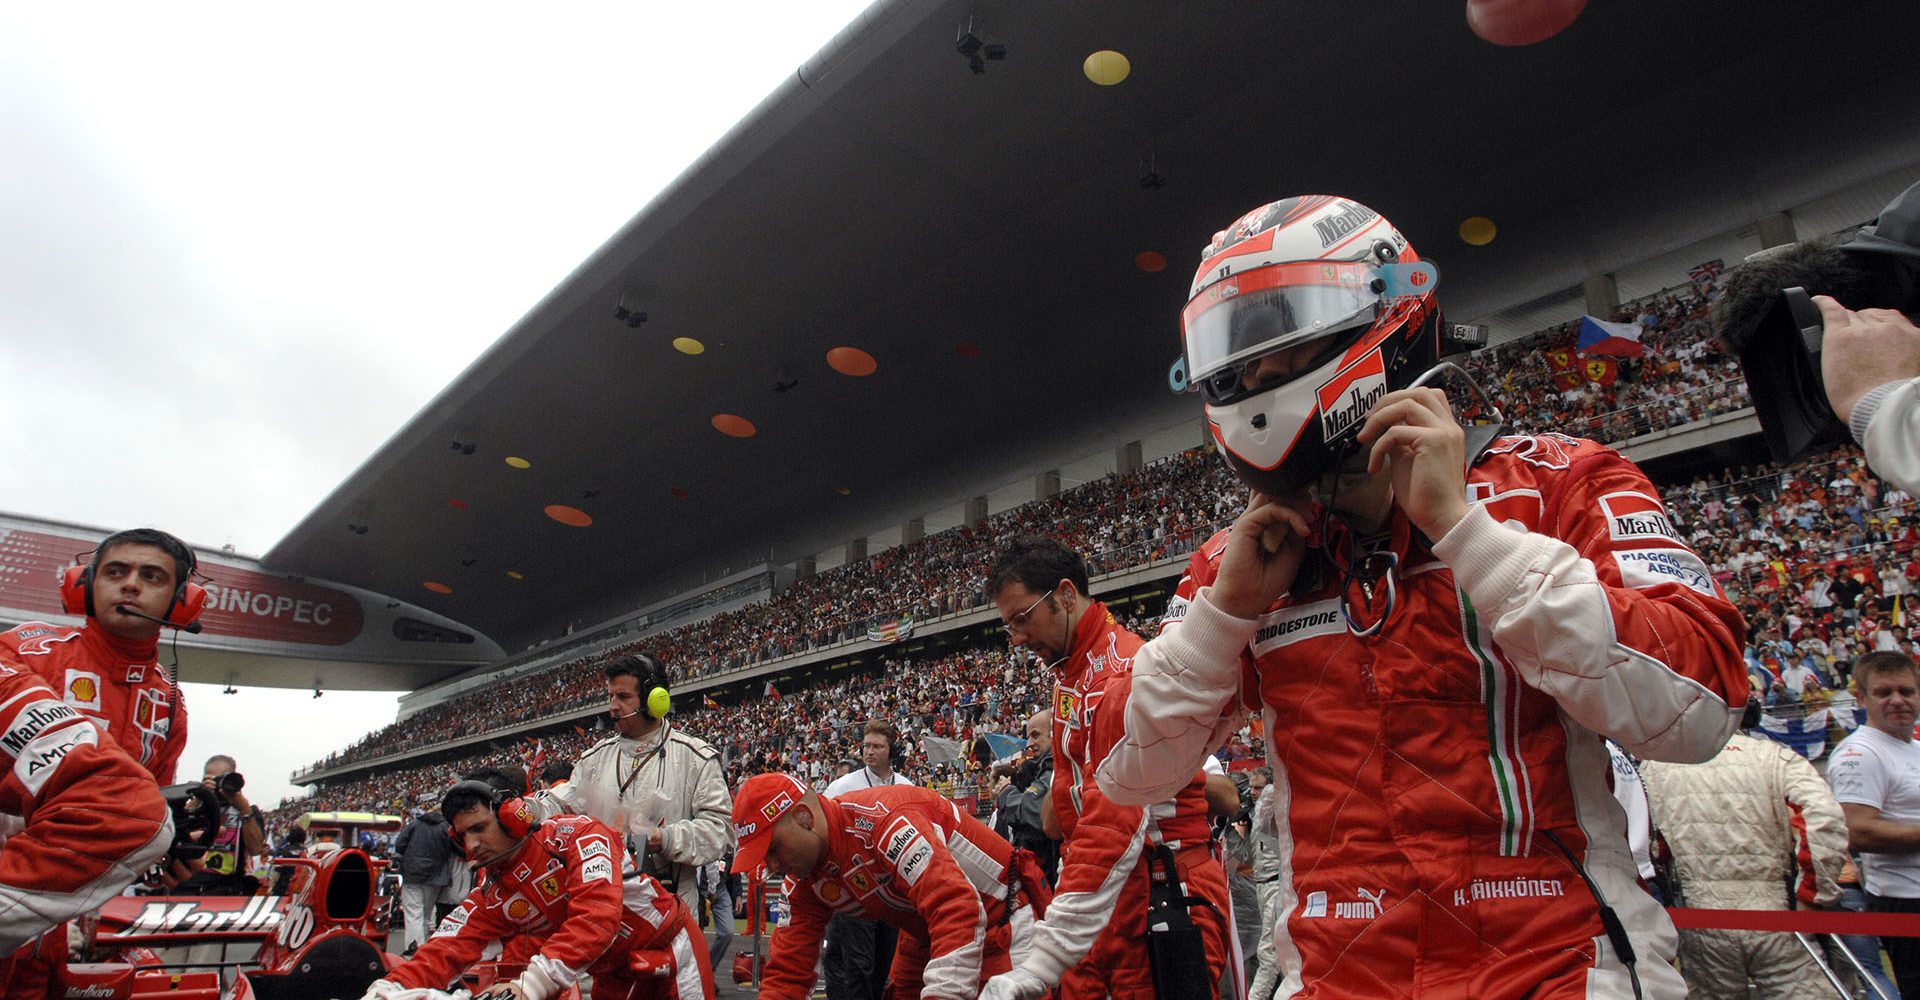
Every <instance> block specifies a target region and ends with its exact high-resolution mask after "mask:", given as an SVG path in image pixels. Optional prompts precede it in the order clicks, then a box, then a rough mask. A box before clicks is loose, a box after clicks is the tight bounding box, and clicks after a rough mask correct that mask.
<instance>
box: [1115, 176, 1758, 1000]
mask: <svg viewBox="0 0 1920 1000" xmlns="http://www.w3.org/2000/svg"><path fill="white" fill-rule="evenodd" d="M1437 281H1438V273H1437V272H1436V271H1435V270H1434V269H1433V268H1432V266H1431V265H1429V264H1425V263H1424V262H1421V261H1420V260H1419V258H1418V257H1417V256H1416V255H1415V254H1414V252H1413V249H1412V247H1410V246H1409V245H1408V244H1407V241H1406V239H1405V238H1404V237H1403V236H1402V235H1401V234H1400V233H1399V232H1398V231H1397V230H1395V229H1394V228H1393V227H1392V226H1391V225H1390V224H1388V223H1387V222H1386V220H1385V219H1383V218H1381V217H1380V216H1379V215H1378V214H1377V213H1375V212H1373V211H1372V210H1370V209H1367V208H1366V207H1365V206H1362V205H1359V204H1356V203H1354V202H1351V201H1347V200H1345V199H1340V198H1332V197H1326V196H1311V197H1304V198H1291V199H1287V200H1285V201H1282V202H1275V203H1273V204H1271V205H1268V206H1264V207H1262V208H1260V209H1257V210H1255V211H1254V212H1251V213H1249V214H1248V215H1246V216H1244V217H1243V218H1241V219H1240V220H1238V221H1237V222H1236V223H1235V224H1234V225H1233V226H1232V227H1230V228H1229V229H1228V230H1226V231H1224V232H1222V233H1221V234H1219V235H1218V236H1216V237H1215V239H1214V243H1213V246H1212V247H1211V248H1210V249H1209V251H1208V252H1207V255H1206V258H1205V260H1204V262H1203V263H1202V265H1201V268H1200V271H1199V273H1198V274H1197V275H1196V276H1195V280H1194V284H1193V291H1192V297H1191V301H1190V303H1189V305H1188V306H1187V309H1186V311H1185V314H1184V315H1183V317H1182V330H1183V336H1184V342H1185V347H1186V353H1185V356H1184V357H1183V360H1182V365H1183V366H1184V370H1181V369H1180V368H1176V370H1175V372H1174V378H1173V381H1175V382H1176V383H1180V382H1183V381H1184V382H1186V383H1188V384H1191V385H1195V386H1197V387H1198V388H1199V389H1200V391H1201V392H1202V393H1203V394H1204V395H1205V396H1206V401H1207V415H1208V420H1209V423H1210V425H1211V429H1212V433H1213V435H1214V438H1215V440H1216V442H1217V443H1218V444H1219V446H1220V449H1221V452H1222V454H1223V455H1224V456H1225V457H1226V458H1227V460H1228V463H1229V465H1230V466H1232V468H1233V469H1234V471H1235V472H1236V473H1237V474H1239V476H1240V477H1241V479H1242V480H1243V481H1245V482H1247V483H1248V484H1249V485H1250V486H1252V487H1253V488H1254V496H1253V499H1252V501H1251V502H1250V503H1249V505H1248V510H1247V513H1245V514H1244V515H1242V516H1241V518H1240V519H1239V520H1238V521H1236V522H1235V523H1234V525H1233V526H1232V527H1231V528H1230V529H1228V530H1227V531H1224V532H1222V533H1220V534H1219V535H1217V536H1215V537H1214V538H1213V539H1211V540H1210V541H1208V542H1207V543H1206V544H1205V545H1203V546H1202V547H1201V548H1200V549H1199V551H1197V552H1196V553H1195V554H1194V556H1193V559H1192V561H1191V563H1190V565H1189V568H1188V572H1187V575H1186V576H1185V578H1184V579H1183V580H1182V581H1181V583H1180V585H1179V588H1178V590H1177V592H1176V595H1175V597H1174V599H1173V600H1172V602H1171V603H1170V605H1169V607H1168V609H1167V614H1166V619H1165V622H1164V624H1163V632H1162V634H1161V635H1160V637H1158V638H1156V639H1155V640H1154V641H1153V642H1152V643H1149V644H1148V645H1147V646H1145V647H1143V648H1142V649H1141V651H1140V652H1139V654H1138V655H1137V656H1136V657H1135V660H1134V697H1133V700H1132V702H1131V703H1130V704H1129V705H1128V710H1127V713H1126V729H1127V736H1126V738H1125V739H1123V740H1122V741H1121V742H1120V743H1119V744H1118V745H1117V746H1116V747H1115V748H1114V750H1113V752H1112V753H1111V754H1109V755H1108V757H1107V759H1106V761H1105V762H1104V763H1103V764H1102V766H1101V769H1100V773H1099V781H1100V784H1101V787H1102V788H1104V789H1106V790H1107V792H1108V794H1110V795H1112V796H1113V797H1114V798H1116V799H1120V800H1123V801H1156V800H1158V799H1160V798H1162V797H1164V796H1165V795H1166V794H1167V792H1168V791H1169V790H1170V789H1172V788H1175V787H1179V786H1181V785H1183V784H1184V783H1185V782H1186V781H1187V779H1188V777H1189V775H1190V774H1191V772H1192V769H1193V767H1194V765H1195V764H1196V763H1197V762H1198V761H1199V760H1200V758H1201V757H1202V756H1203V755H1204V754H1206V753H1207V752H1208V751H1209V750H1210V749H1212V748H1213V747H1214V746H1217V745H1219V744H1220V742H1221V741H1223V740H1224V739H1225V738H1226V737H1227V736H1228V734H1229V732H1230V731H1231V730H1232V729H1235V728H1238V726H1239V722H1240V718H1241V713H1242V712H1243V711H1244V708H1243V705H1244V706H1249V707H1258V708H1260V709H1261V710H1262V711H1263V712H1264V719H1265V723H1266V731H1267V733H1268V739H1269V744H1268V757H1269V760H1270V762H1271V764H1272V765H1273V772H1274V786H1275V790H1276V802H1277V812H1278V820H1279V832H1280V839H1281V852H1280V854H1281V857H1282V858H1283V859H1285V865H1286V867H1285V869H1284V871H1283V874H1282V879H1283V888H1282V890H1281V897H1280V901H1279V905H1278V915H1279V926H1278V928H1277V933H1276V942H1275V944H1276V951H1277V953H1278V955H1279V959H1280V971H1281V974H1282V980H1281V984H1280V986H1279V988H1278V990H1277V991H1276V994H1275V995H1276V996H1277V997H1283V998H1284V997H1314V998H1330V997H1370V998H1371V997H1416V996H1417V997H1421V998H1450V997H1474V998H1481V1000H1498V998H1503V997H1516V998H1517V997H1540V998H1564V997H1622V998H1624V997H1636V996H1644V997H1647V998H1679V997H1684V996H1685V995H1686V984H1685V983H1684V982H1683V981H1682V980H1681V979H1680V977H1679V975H1678V974H1677V973H1676V972H1675V971H1674V969H1673V966H1672V964H1671V963H1672V960H1673V957H1674V952H1675V947H1676V939H1675V934H1674V930H1673V925H1672V923H1671V922H1670V921H1669V920H1668V918H1667V915H1666V913H1665V912H1664V911H1663V910H1662V909H1661V908H1660V906H1659V905H1658V904H1657V903H1655V902H1654V900H1653V899H1652V898H1651V897H1650V896H1649V895H1648V893H1647V892H1646V891H1645V890H1644V889H1643V888H1642V886H1641V885H1640V884H1639V883H1638V882H1637V881H1636V878H1635V868H1634V862H1633V858H1632V857H1631V855H1630V854H1629V852H1628V848H1627V839H1626V831H1625V820H1624V817H1623V814H1622V812H1621V809H1620V808H1619V806H1618V804H1617V803H1616V802H1615V801H1614V799H1613V797H1612V796H1611V795H1610V794H1609V772H1610V768H1609V765H1608V758H1607V751H1606V747H1605V745H1604V743H1603V740H1602V738H1603V737H1611V738H1613V739H1615V740H1617V741H1618V742H1619V743H1621V744H1622V745H1623V746H1624V747H1626V748H1627V749H1628V750H1630V751H1632V752H1633V753H1635V754H1637V755H1639V756H1641V757H1644V758H1650V759H1656V760H1673V761H1700V760H1705V759H1707V758H1709V757H1711V756H1713V755H1714V754H1715V753H1716V752H1717V751H1718V750H1719V749H1720V748H1721V747H1722V746H1724V745H1725V741H1726V738H1727V736H1728V734H1729V733H1730V732H1731V731H1732V730H1733V728H1734V726H1735V724H1736V723H1737V722H1738V720H1739V716H1740V707H1741V706H1743V705H1744V704H1745V702H1746V697H1747V679H1746V671H1745V669H1744V667H1743V665H1742V659H1741V644H1742V641H1743V635H1744V631H1745V626H1744V624H1743V622H1742V621H1741V619H1740V616H1739V614H1738V613H1737V612H1736V611H1735V610H1734V608H1733V607H1732V606H1731V605H1730V604H1729V603H1728V601H1727V599H1726V597H1725V595H1724V594H1722V592H1721V591H1720V588H1719V587H1718V585H1717V584H1716V583H1715V581H1714V578H1713V576H1712V574H1711V572H1710V571H1709V570H1708V568H1707V566H1706V565H1705V563H1704V562H1702V561H1701V559H1700V558H1699V557H1698V556H1696V555H1695V554H1694V553H1693V552H1691V551H1690V550H1689V549H1688V548H1687V547H1686V545H1685V544H1684V543H1682V542H1681V541H1680V540H1679V538H1678V533H1677V532H1676V531H1675V529H1674V527H1673V525H1672V523H1671V522H1670V521H1669V520H1668V518H1667V516H1666V513H1665V509H1664V507H1663V506H1662V504H1661V502H1660V499H1659V496H1658V494H1657V493H1656V492H1655V491H1654V488H1653V486H1652V485H1651V484H1650V483H1649V482H1648V480H1647V478H1646V476H1645V475H1644V474H1643V473H1641V471H1640V470H1639V469H1638V468H1636V467H1635V466H1634V465H1633V464H1632V463H1631V462H1628V461H1627V460H1626V459H1624V458H1622V457H1621V456H1620V455H1618V454H1617V453H1615V452H1614V451H1612V450H1611V449H1608V448H1606V447H1604V446H1602V445H1598V444H1595V443H1593V442H1591V441H1583V440H1579V439H1575V438H1570V437H1565V436H1562V435H1559V434H1542V435H1538V436H1511V437H1498V436H1497V435H1498V433H1499V432H1498V417H1497V412H1496V411H1495V410H1494V409H1493V408H1492V406H1491V405H1490V404H1489V401H1486V400H1478V401H1476V402H1475V403H1474V404H1473V406H1474V409H1475V411H1476V412H1477V413H1478V414H1479V415H1480V416H1482V417H1485V418H1487V419H1488V421H1489V426H1485V427H1481V426H1475V427H1473V428H1471V429H1463V428H1462V426H1461V424H1460V423H1459V421H1458V420H1457V419H1456V418H1455V416H1454V414H1453V410H1452V407H1451V405H1450V403H1449V400H1448V397H1447V396H1446V395H1445V394H1444V393H1442V392H1441V391H1439V390H1438V389H1435V388H1430V387H1426V386H1425V385H1424V382H1425V380H1426V378H1427V376H1428V373H1429V372H1430V371H1431V372H1434V373H1436V374H1438V373H1440V372H1441V370H1440V369H1435V368H1433V367H1432V366H1434V364H1435V359H1436V357H1437V355H1438V353H1439V351H1438V341H1439V331H1440V326H1441V324H1440V316H1439V310H1438V306H1437V304H1436V303H1435V301H1434V298H1433V288H1434V286H1435V284H1436V283H1437ZM1468 387H1469V388H1473V389H1477V387H1474V386H1472V385H1471V382H1470V380H1469V385H1468ZM1470 441H1471V442H1472V443H1471V444H1470V443H1469V442H1470ZM1310 487H1311V488H1312V492H1311V493H1309V492H1308V489H1309V488H1310Z"/></svg>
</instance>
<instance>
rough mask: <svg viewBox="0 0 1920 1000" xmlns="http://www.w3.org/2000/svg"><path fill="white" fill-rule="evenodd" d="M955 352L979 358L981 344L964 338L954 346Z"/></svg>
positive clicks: (966, 356) (965, 356) (964, 356)
mask: <svg viewBox="0 0 1920 1000" xmlns="http://www.w3.org/2000/svg"><path fill="white" fill-rule="evenodd" d="M953 353H955V354H958V355H960V356H961V357H963V358H977V357H979V356H980V345H979V344H976V343H974V342H973V341H971V340H963V341H961V342H960V343H959V344H956V345H955V346H954V348H953Z"/></svg>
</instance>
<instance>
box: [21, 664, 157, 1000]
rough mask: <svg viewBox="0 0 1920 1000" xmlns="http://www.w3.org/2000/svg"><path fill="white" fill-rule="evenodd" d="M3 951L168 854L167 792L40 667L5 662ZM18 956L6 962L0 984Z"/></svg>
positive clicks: (113, 891)
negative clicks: (47, 680) (65, 699)
mask: <svg viewBox="0 0 1920 1000" xmlns="http://www.w3.org/2000/svg"><path fill="white" fill-rule="evenodd" d="M0 813H4V814H5V818H6V820H7V821H8V822H7V824H6V826H7V837H6V843H5V845H4V846H0V955H8V956H11V955H13V954H14V952H16V951H18V950H19V949H20V947H21V946H22V945H23V944H26V943H27V942H29V941H31V940H33V939H34V938H36V937H38V936H40V935H41V934H43V933H45V932H46V931H47V930H48V929H49V928H52V927H54V926H55V925H57V924H59V923H61V922H62V921H64V920H67V919H69V918H71V917H74V916H77V915H79V914H82V913H87V912H89V911H91V910H93V909H94V908H95V907H97V906H99V905H100V904H101V903H103V902H105V901H106V900H107V899H109V898H111V897H113V896H115V895H118V894H119V892H120V890H122V889H124V888H126V887H127V885H128V884H129V883H131V882H133V880H134V879H135V878H138V877H139V876H140V875H141V874H142V873H143V872H145V871H146V870H147V868H149V867H150V866H152V865H153V864H154V862H156V861H158V860H160V857H161V856H162V855H164V854H165V853H166V850H167V846H168V845H169V844H171V843H172V842H173V822H172V820H171V819H170V818H169V815H168V811H167V804H166V802H165V801H163V800H162V799H161V797H160V789H159V787H158V786H157V785H155V784H154V783H153V778H152V777H151V776H149V775H148V774H147V773H146V772H145V771H144V770H142V769H141V768H140V765H138V764H135V763H134V762H133V761H132V760H131V759H130V758H128V757H127V755H126V754H124V753H122V752H121V751H120V749H119V748H118V747H115V746H114V745H113V744H111V743H109V742H107V741H106V740H105V739H104V738H103V737H102V736H101V734H100V730H99V729H98V728H97V727H96V726H95V725H94V724H93V723H92V722H90V721H88V720H87V719H86V717H85V716H83V715H81V714H80V713H79V712H77V711H75V710H74V709H73V708H71V707H69V706H67V705H65V704H62V703H61V701H60V699H59V698H58V697H57V696H56V695H55V694H54V693H53V691H51V690H49V689H48V688H47V686H46V685H45V684H42V683H41V682H40V679H39V678H38V677H36V676H34V675H33V674H32V673H30V672H27V671H24V670H20V669H17V668H15V667H12V666H9V665H6V664H4V663H0ZM12 966H13V962H12V961H11V960H9V961H7V962H5V963H0V980H3V982H0V988H4V987H5V986H9V985H11V979H12V972H13V968H12Z"/></svg>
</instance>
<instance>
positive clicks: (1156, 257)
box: [1133, 250, 1167, 274]
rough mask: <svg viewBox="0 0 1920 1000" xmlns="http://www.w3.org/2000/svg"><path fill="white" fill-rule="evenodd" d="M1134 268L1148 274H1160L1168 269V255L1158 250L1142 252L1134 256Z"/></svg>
mask: <svg viewBox="0 0 1920 1000" xmlns="http://www.w3.org/2000/svg"><path fill="white" fill-rule="evenodd" d="M1133 266H1134V267H1137V268H1139V269H1140V270H1142V271H1145V272H1147V273H1148V274H1159V273H1160V272H1161V271H1164V270H1166V269H1167V255H1166V254H1163V253H1160V252H1159V251H1157V250H1142V251H1140V252H1139V253H1137V254H1134V255H1133Z"/></svg>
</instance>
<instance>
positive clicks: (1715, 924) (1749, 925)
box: [1667, 907, 1920, 937]
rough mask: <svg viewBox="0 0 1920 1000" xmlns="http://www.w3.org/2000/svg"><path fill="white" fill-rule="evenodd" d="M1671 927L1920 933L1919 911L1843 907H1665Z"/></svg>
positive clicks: (1891, 934)
mask: <svg viewBox="0 0 1920 1000" xmlns="http://www.w3.org/2000/svg"><path fill="white" fill-rule="evenodd" d="M1667 916H1670V917H1672V918H1673V926H1675V927H1691V928H1694V929H1699V928H1714V929H1718V930H1728V931H1787V932H1791V931H1799V932H1801V933H1802V934H1869V935H1877V936H1879V937H1920V913H1851V912H1847V911H1844V910H1697V909H1693V908H1691V907H1675V908H1673V909H1669V910H1668V911H1667Z"/></svg>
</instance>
